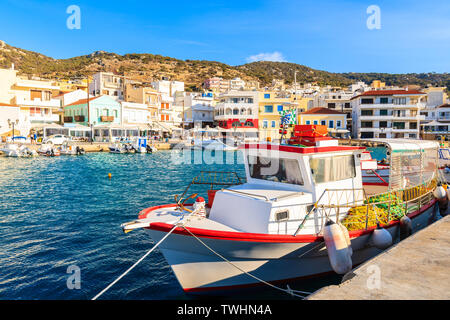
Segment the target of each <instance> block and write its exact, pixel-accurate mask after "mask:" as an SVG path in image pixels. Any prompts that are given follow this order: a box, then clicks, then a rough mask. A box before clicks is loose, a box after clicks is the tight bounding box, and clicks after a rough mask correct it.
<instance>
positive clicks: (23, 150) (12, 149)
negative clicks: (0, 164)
mask: <svg viewBox="0 0 450 320" xmlns="http://www.w3.org/2000/svg"><path fill="white" fill-rule="evenodd" d="M0 151H1V152H2V153H3V155H4V156H5V157H14V158H23V157H34V156H37V152H36V151H34V150H32V149H30V148H28V147H27V146H25V145H19V144H16V143H7V144H6V145H5V146H4V147H3V148H0Z"/></svg>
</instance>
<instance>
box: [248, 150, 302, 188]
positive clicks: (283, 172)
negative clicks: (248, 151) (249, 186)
mask: <svg viewBox="0 0 450 320" xmlns="http://www.w3.org/2000/svg"><path fill="white" fill-rule="evenodd" d="M248 167H249V172H250V177H252V178H253V179H262V180H267V181H272V182H281V183H289V184H296V185H303V184H304V182H303V177H302V173H301V171H300V167H299V164H298V161H297V160H295V159H285V158H269V157H262V156H253V155H249V156H248Z"/></svg>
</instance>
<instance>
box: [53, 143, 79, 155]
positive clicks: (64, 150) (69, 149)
mask: <svg viewBox="0 0 450 320" xmlns="http://www.w3.org/2000/svg"><path fill="white" fill-rule="evenodd" d="M59 150H60V153H61V154H62V155H67V156H79V155H83V154H86V151H85V150H84V148H82V147H80V146H77V145H75V144H74V143H73V142H70V141H66V142H64V143H63V144H62V145H61V147H60V148H59Z"/></svg>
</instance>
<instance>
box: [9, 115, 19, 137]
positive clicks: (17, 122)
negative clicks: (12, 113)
mask: <svg viewBox="0 0 450 320" xmlns="http://www.w3.org/2000/svg"><path fill="white" fill-rule="evenodd" d="M18 124H19V119H16V121H11V119H8V126H9V128H11V126H12V140H13V141H14V136H15V135H16V133H15V129H14V125H18Z"/></svg>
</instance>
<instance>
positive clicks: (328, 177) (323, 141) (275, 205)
mask: <svg viewBox="0 0 450 320" xmlns="http://www.w3.org/2000/svg"><path fill="white" fill-rule="evenodd" d="M297 127H306V128H304V130H310V129H311V128H314V127H320V126H297ZM303 134H304V133H303ZM297 137H300V138H301V139H294V141H292V140H291V141H290V144H287V145H276V144H266V143H258V144H245V145H243V146H241V149H242V151H243V152H244V162H245V169H246V178H247V182H246V183H244V184H242V185H238V186H234V187H231V188H229V189H225V190H221V191H218V192H217V193H216V194H215V198H214V203H213V205H212V208H211V211H210V214H209V218H210V219H212V220H214V221H217V222H220V223H222V224H225V225H227V226H230V227H231V228H234V229H236V230H240V231H242V232H250V233H269V234H294V233H295V232H296V231H297V228H298V226H299V224H300V223H301V222H302V221H303V220H304V219H305V217H307V215H308V214H309V213H310V212H311V211H312V210H313V209H314V204H323V203H327V204H333V203H335V204H337V203H339V204H341V205H342V204H345V203H348V204H350V203H352V204H353V203H358V202H362V201H363V199H364V192H363V189H362V188H363V186H362V178H361V167H360V166H361V165H360V156H361V153H362V152H363V151H364V148H362V147H353V146H339V145H338V141H337V140H333V139H331V138H328V137H324V136H323V135H322V134H320V132H319V133H317V132H316V133H313V134H307V136H305V137H304V139H303V136H297ZM338 211H339V210H335V211H334V212H333V213H331V214H330V213H329V214H330V217H331V218H332V217H335V218H339V212H338ZM344 213H345V212H342V213H341V214H342V218H343V217H344ZM324 218H325V217H324V216H323V215H322V216H320V215H318V214H314V215H311V217H310V218H308V219H307V221H306V223H305V225H304V228H303V229H302V230H301V232H300V233H305V234H311V233H319V232H320V229H321V226H322V225H323V223H322V222H323V219H324Z"/></svg>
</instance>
